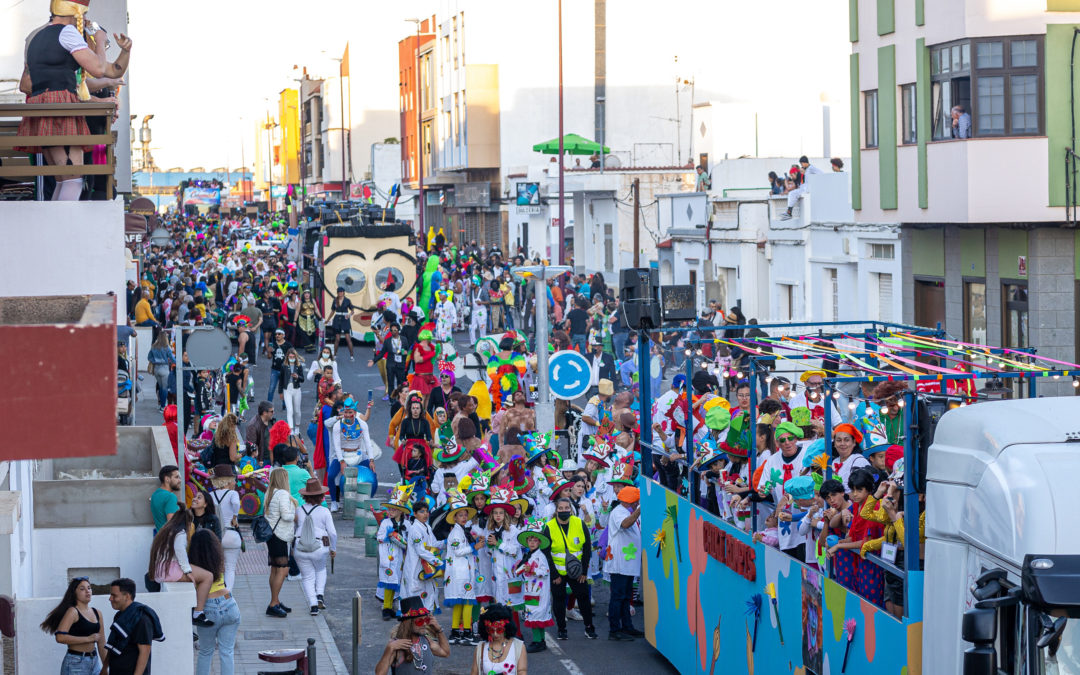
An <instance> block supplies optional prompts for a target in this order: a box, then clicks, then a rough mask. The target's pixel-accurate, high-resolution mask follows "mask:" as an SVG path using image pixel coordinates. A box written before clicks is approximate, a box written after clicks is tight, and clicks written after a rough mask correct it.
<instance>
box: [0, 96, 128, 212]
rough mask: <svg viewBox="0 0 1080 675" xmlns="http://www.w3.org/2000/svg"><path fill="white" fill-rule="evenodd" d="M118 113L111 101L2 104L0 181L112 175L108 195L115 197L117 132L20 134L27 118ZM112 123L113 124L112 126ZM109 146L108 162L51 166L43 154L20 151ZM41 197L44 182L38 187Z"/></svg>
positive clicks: (106, 153)
mask: <svg viewBox="0 0 1080 675" xmlns="http://www.w3.org/2000/svg"><path fill="white" fill-rule="evenodd" d="M115 113H116V104H115V103H107V102H94V101H91V102H87V103H16V104H0V182H7V181H12V180H15V181H18V180H20V179H21V180H23V181H25V182H28V183H29V182H32V181H33V182H37V181H36V179H37V178H39V177H42V176H53V177H57V178H62V177H63V176H108V180H107V181H106V182H107V185H106V189H105V192H106V198H107V199H112V198H113V196H114V195H115V192H116V181H115V179H114V178H113V176H114V174H115V173H116V155H115V152H114V147H115V145H116V132H115V131H108V132H106V133H104V134H76V135H73V136H17V135H16V134H17V132H18V130H19V122H20V121H21V120H22V118H23V117H108V118H109V119H110V120H111V119H112V117H113V116H114V114H115ZM110 126H111V125H110ZM64 145H81V146H93V145H103V146H105V163H104V164H82V165H58V166H57V165H51V164H45V163H44V161H43V158H42V155H41V154H40V153H38V154H31V153H26V152H18V151H16V150H15V148H16V147H20V146H39V147H49V146H64ZM36 193H37V198H38V199H41V187H40V184H39V185H38V186H37V188H36Z"/></svg>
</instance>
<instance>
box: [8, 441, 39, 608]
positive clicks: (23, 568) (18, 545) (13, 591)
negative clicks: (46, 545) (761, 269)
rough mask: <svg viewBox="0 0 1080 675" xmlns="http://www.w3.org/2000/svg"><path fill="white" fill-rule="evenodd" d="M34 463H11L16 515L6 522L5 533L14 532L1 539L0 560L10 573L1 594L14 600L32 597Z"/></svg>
mask: <svg viewBox="0 0 1080 675" xmlns="http://www.w3.org/2000/svg"><path fill="white" fill-rule="evenodd" d="M34 463H35V462H33V461H32V460H20V461H15V462H8V464H7V471H8V489H9V490H10V491H11V492H12V493H16V494H17V495H18V503H17V506H16V507H15V508H16V509H17V513H16V514H14V515H13V518H12V522H11V523H8V521H6V520H5V523H4V524H5V528H4V529H5V531H6V530H7V529H8V527H9V526H10V529H11V533H10V534H6V535H3V536H0V560H3V561H4V565H3V566H2V567H0V569H5V568H6V569H7V570H8V571H9V573H8V574H6V575H4V574H0V594H3V595H10V596H12V597H15V598H24V597H29V596H31V595H32V594H33V583H34V572H35V568H34V565H33V564H32V563H33V556H32V555H31V550H32V541H31V539H32V532H33V528H34V513H33V503H34V489H33V474H34Z"/></svg>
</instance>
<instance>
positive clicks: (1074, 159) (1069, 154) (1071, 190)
mask: <svg viewBox="0 0 1080 675" xmlns="http://www.w3.org/2000/svg"><path fill="white" fill-rule="evenodd" d="M1078 160H1080V155H1077V154H1076V153H1075V152H1073V149H1072V148H1065V220H1067V221H1069V223H1071V224H1072V226H1073V227H1076V221H1077V217H1078V214H1077V212H1076V211H1077V207H1078V202H1080V200H1078V198H1077V188H1078V187H1080V186H1077V184H1076V174H1077V170H1078V169H1080V161H1078Z"/></svg>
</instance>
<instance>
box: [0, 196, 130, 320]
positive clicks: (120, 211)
mask: <svg viewBox="0 0 1080 675" xmlns="http://www.w3.org/2000/svg"><path fill="white" fill-rule="evenodd" d="M0 223H3V224H4V239H3V243H2V244H0V295H4V296H20V295H67V294H73V295H74V294H86V293H108V292H113V293H115V294H116V313H117V316H119V317H123V316H124V315H125V313H126V312H127V302H126V295H125V287H126V283H125V280H124V206H123V202H122V201H121V200H120V199H116V200H114V201H111V202H104V201H103V202H3V203H0Z"/></svg>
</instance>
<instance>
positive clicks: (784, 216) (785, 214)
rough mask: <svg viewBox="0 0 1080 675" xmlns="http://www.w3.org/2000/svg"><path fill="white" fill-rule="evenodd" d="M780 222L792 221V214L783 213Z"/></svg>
mask: <svg viewBox="0 0 1080 675" xmlns="http://www.w3.org/2000/svg"><path fill="white" fill-rule="evenodd" d="M780 220H791V214H790V213H781V214H780Z"/></svg>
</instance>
